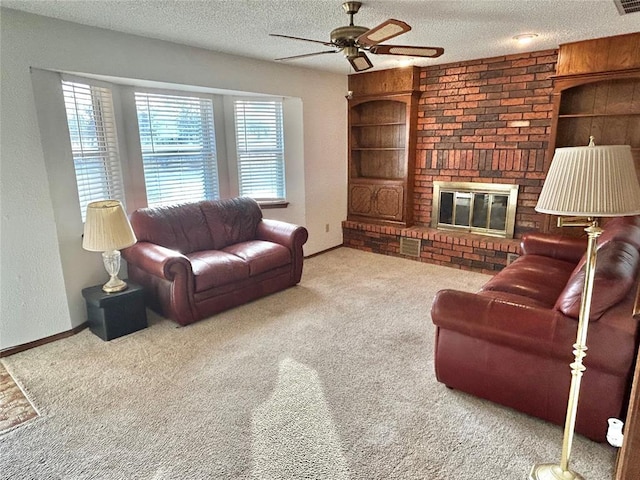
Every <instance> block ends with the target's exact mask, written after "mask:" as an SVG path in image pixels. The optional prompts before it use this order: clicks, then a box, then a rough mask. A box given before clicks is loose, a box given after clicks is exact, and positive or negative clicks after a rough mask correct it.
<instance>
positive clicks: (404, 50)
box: [369, 45, 444, 58]
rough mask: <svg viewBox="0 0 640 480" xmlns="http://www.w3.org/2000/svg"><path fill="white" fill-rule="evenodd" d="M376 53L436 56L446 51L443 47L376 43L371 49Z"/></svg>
mask: <svg viewBox="0 0 640 480" xmlns="http://www.w3.org/2000/svg"><path fill="white" fill-rule="evenodd" d="M369 51H370V52H371V53H374V54H376V55H381V54H382V55H404V56H407V57H429V58H436V57H439V56H440V55H442V54H443V53H444V48H441V47H414V46H411V45H374V46H373V47H371V48H370V49H369Z"/></svg>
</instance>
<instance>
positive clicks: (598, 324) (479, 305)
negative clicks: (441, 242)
mask: <svg viewBox="0 0 640 480" xmlns="http://www.w3.org/2000/svg"><path fill="white" fill-rule="evenodd" d="M603 228H604V233H603V234H602V235H601V236H600V237H599V238H598V244H597V245H598V246H597V249H598V257H597V264H596V273H595V284H594V290H593V299H592V307H591V315H590V324H589V330H588V335H587V346H588V350H587V356H586V357H585V359H584V364H585V366H586V368H587V370H586V372H585V374H584V377H583V379H582V388H581V393H580V399H579V402H578V416H577V423H576V431H577V432H578V433H581V434H583V435H585V436H586V437H589V438H591V439H593V440H596V441H604V440H605V439H606V432H607V427H608V424H607V419H608V418H609V417H617V418H621V416H622V415H624V412H625V409H626V402H627V399H628V395H629V391H630V383H631V377H632V373H633V368H634V364H635V359H636V354H637V349H638V340H639V334H640V332H639V327H638V319H637V318H634V309H635V302H636V293H637V290H638V270H639V265H640V253H639V249H640V217H619V218H615V219H612V220H610V221H609V222H607V223H605V225H604V227H603ZM585 251H586V239H575V238H569V237H563V236H554V235H545V234H540V233H533V234H528V235H525V236H524V237H523V239H522V242H521V256H520V257H519V258H518V259H516V260H515V261H514V262H513V263H511V264H510V265H508V266H507V267H506V268H504V269H503V270H502V271H501V272H499V273H498V274H497V275H495V276H494V277H493V278H492V279H491V280H490V281H489V282H487V283H486V284H485V285H484V286H483V288H482V289H481V290H480V291H479V292H477V293H469V292H462V291H454V290H442V291H440V292H438V294H437V296H436V297H435V299H434V302H433V305H432V309H431V318H432V320H433V323H434V324H435V325H436V346H435V370H436V376H437V378H438V380H439V381H440V382H442V383H444V384H446V385H447V386H448V387H451V388H453V389H457V390H461V391H464V392H467V393H470V394H473V395H475V396H478V397H481V398H485V399H488V400H491V401H493V402H496V403H499V404H502V405H506V406H508V407H511V408H514V409H516V410H519V411H522V412H525V413H527V414H530V415H533V416H536V417H539V418H542V419H545V420H548V421H550V422H553V423H556V424H558V425H564V420H565V414H566V410H567V400H568V397H569V385H570V383H571V369H570V367H569V364H570V363H571V362H573V360H574V356H573V353H572V350H573V348H572V345H573V344H574V343H575V341H576V331H577V324H578V320H577V319H578V316H579V309H580V299H581V296H582V287H583V284H584V263H585V259H584V254H585Z"/></svg>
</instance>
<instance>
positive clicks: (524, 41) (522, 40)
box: [513, 33, 538, 45]
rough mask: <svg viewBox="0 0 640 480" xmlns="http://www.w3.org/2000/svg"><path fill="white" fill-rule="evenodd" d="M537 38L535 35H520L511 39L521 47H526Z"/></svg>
mask: <svg viewBox="0 0 640 480" xmlns="http://www.w3.org/2000/svg"><path fill="white" fill-rule="evenodd" d="M537 36H538V34H537V33H521V34H520V35H516V36H515V37H513V39H514V40H515V41H517V42H518V43H519V44H521V45H528V44H530V43H531V42H532V41H533V39H534V38H536V37H537Z"/></svg>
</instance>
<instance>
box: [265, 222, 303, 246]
mask: <svg viewBox="0 0 640 480" xmlns="http://www.w3.org/2000/svg"><path fill="white" fill-rule="evenodd" d="M256 238H257V239H258V240H265V241H267V242H273V243H279V244H280V245H284V246H285V247H287V248H289V250H291V251H292V252H295V250H296V247H298V248H302V245H304V243H305V242H306V241H307V238H309V233H308V232H307V229H306V228H304V227H300V226H298V225H294V224H292V223H287V222H281V221H279V220H271V219H268V218H263V219H262V221H260V223H258V228H257V231H256Z"/></svg>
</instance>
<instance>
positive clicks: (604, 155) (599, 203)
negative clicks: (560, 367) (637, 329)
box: [529, 138, 640, 480]
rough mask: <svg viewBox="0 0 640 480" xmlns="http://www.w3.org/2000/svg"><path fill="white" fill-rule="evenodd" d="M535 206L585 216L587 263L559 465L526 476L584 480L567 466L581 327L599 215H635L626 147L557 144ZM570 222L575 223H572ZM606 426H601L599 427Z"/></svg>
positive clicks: (637, 194)
mask: <svg viewBox="0 0 640 480" xmlns="http://www.w3.org/2000/svg"><path fill="white" fill-rule="evenodd" d="M536 210H537V211H538V212H541V213H547V214H550V215H559V216H569V217H586V219H587V220H586V222H585V223H582V224H581V225H582V226H586V227H587V228H585V231H586V232H587V237H588V243H587V254H586V255H587V257H586V258H587V262H586V264H585V281H584V288H583V290H582V299H581V303H580V315H579V318H578V333H577V338H576V343H575V344H574V345H573V348H574V350H573V353H574V355H575V360H574V362H573V363H572V364H571V365H570V367H571V387H570V389H569V399H568V403H567V416H566V419H565V426H564V438H563V443H562V457H561V459H560V463H559V464H551V463H547V464H540V465H535V466H534V467H533V469H532V470H531V473H530V476H529V479H530V480H576V479H584V477H582V476H581V475H580V474H579V473H576V472H574V471H573V470H571V469H570V468H569V458H570V456H571V447H572V444H573V434H574V430H575V423H576V415H577V411H578V398H579V395H580V383H581V380H582V375H583V374H584V371H585V367H584V365H583V363H582V360H583V358H584V357H585V356H586V355H587V353H586V350H587V345H586V342H587V329H588V326H589V315H590V311H591V296H592V293H593V279H594V273H595V267H596V256H597V250H596V240H597V238H598V237H599V236H600V234H601V233H602V229H601V228H600V227H599V225H598V218H599V217H617V216H626V215H637V214H640V185H639V184H638V179H637V174H636V170H635V166H634V162H633V157H632V156H631V147H630V146H628V145H606V146H594V145H593V138H592V139H591V142H590V144H589V146H587V147H567V148H558V149H556V151H555V154H554V156H553V160H552V162H551V167H550V168H549V172H548V174H547V178H546V180H545V182H544V185H543V187H542V192H541V193H540V197H539V199H538V204H537V205H536ZM574 225H575V224H574ZM603 428H606V425H603Z"/></svg>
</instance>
